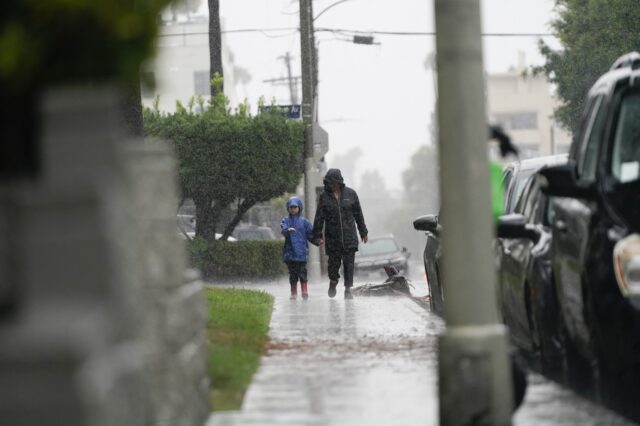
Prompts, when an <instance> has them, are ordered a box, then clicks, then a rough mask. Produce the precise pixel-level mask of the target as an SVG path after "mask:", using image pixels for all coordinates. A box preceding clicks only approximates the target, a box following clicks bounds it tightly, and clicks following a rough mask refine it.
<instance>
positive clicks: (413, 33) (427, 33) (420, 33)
mask: <svg viewBox="0 0 640 426" xmlns="http://www.w3.org/2000/svg"><path fill="white" fill-rule="evenodd" d="M316 31H321V32H330V33H340V34H377V35H397V36H435V35H436V32H435V31H376V30H374V31H362V30H349V29H341V28H316ZM481 35H482V36H483V37H554V34H551V33H482V34H481Z"/></svg>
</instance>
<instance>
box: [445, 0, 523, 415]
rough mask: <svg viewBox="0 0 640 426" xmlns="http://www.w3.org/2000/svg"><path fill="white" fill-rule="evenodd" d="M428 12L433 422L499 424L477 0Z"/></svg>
mask: <svg viewBox="0 0 640 426" xmlns="http://www.w3.org/2000/svg"><path fill="white" fill-rule="evenodd" d="M435 21H436V47H437V50H436V51H437V56H436V61H437V67H438V68H437V69H438V121H439V125H438V128H439V152H440V164H441V167H440V173H441V177H440V186H441V190H440V194H441V199H442V206H441V211H442V212H443V217H442V222H443V232H442V237H443V248H444V255H443V260H444V265H443V266H444V272H443V275H444V276H445V277H446V278H447V288H446V293H447V296H446V297H447V299H446V303H445V307H444V318H445V321H446V323H447V329H446V331H445V333H444V334H443V335H442V336H441V337H440V340H439V363H438V365H439V383H440V385H439V395H440V398H439V399H440V424H441V425H446V426H449V425H470V424H473V425H508V424H510V423H511V413H512V409H513V402H512V401H513V399H512V382H511V370H510V362H509V357H508V354H507V348H508V343H507V333H506V329H505V327H504V326H502V325H499V324H498V316H497V310H496V299H495V294H496V293H495V281H496V272H495V269H494V268H495V266H494V259H493V252H492V250H491V239H492V237H493V229H494V224H493V222H492V217H491V207H490V198H491V195H490V190H489V164H488V158H487V117H486V115H485V97H484V80H483V72H484V71H483V65H482V40H481V37H480V34H481V23H480V0H436V1H435Z"/></svg>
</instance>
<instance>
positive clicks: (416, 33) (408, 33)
mask: <svg viewBox="0 0 640 426" xmlns="http://www.w3.org/2000/svg"><path fill="white" fill-rule="evenodd" d="M282 31H288V33H287V34H279V35H271V34H268V33H270V32H282ZM298 31H299V29H298V28H291V27H290V28H243V29H237V30H224V31H221V33H222V34H240V33H260V34H262V35H264V36H265V37H269V38H279V37H290V36H292V35H294V34H297V33H298ZM315 31H316V32H329V33H336V34H342V35H353V34H377V35H392V36H421V37H424V36H435V35H436V32H435V31H362V30H349V29H342V28H316V29H315ZM192 35H193V36H195V35H207V36H208V35H209V32H208V31H200V32H188V33H172V34H159V35H158V37H184V36H192ZM481 36H482V37H555V34H552V33H482V34H481Z"/></svg>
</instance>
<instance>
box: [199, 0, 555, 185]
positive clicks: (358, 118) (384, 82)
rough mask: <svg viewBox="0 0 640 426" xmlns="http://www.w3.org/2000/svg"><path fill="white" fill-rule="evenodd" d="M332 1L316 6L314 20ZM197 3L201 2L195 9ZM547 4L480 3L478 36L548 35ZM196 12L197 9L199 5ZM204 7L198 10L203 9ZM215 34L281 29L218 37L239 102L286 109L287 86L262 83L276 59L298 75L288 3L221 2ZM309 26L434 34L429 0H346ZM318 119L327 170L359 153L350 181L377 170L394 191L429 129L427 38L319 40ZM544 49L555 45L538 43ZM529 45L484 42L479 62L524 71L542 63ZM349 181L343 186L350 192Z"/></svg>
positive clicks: (292, 4)
mask: <svg viewBox="0 0 640 426" xmlns="http://www.w3.org/2000/svg"><path fill="white" fill-rule="evenodd" d="M336 1H337V0H315V1H314V12H315V14H316V15H317V14H318V13H320V12H321V11H322V10H323V9H324V8H326V7H327V6H329V5H331V4H333V3H335V2H336ZM204 3H205V4H206V1H205V2H204ZM553 3H554V2H553V0H484V1H483V2H482V12H483V27H484V28H483V30H484V32H486V33H549V31H550V30H549V26H548V22H549V20H550V19H551V17H552V8H553ZM203 6H204V5H203ZM203 9H205V8H204V7H203ZM220 11H221V12H220V13H221V17H222V20H223V27H224V29H226V30H233V29H250V28H254V29H269V28H290V30H283V31H280V32H269V33H266V34H263V33H259V32H252V33H243V34H226V35H225V36H224V42H225V44H226V45H227V46H228V47H229V48H230V49H231V51H232V52H233V54H234V58H235V63H236V65H238V66H241V67H243V68H245V69H247V70H248V71H249V73H250V74H251V76H252V80H251V82H250V83H249V84H247V85H246V86H244V87H237V88H236V94H235V95H236V96H237V97H238V98H243V97H247V98H248V100H249V101H250V103H251V104H252V105H255V104H256V103H257V99H258V97H260V96H261V95H264V96H265V97H266V98H267V99H270V98H272V97H275V98H276V100H277V101H278V102H279V103H289V90H288V88H287V87H286V86H274V85H272V84H269V83H265V82H263V80H266V79H270V78H278V77H284V76H286V68H285V65H284V61H282V59H279V58H278V57H280V56H282V55H283V54H285V53H286V52H290V53H291V55H292V56H293V57H294V61H295V62H294V63H293V66H294V70H293V73H294V74H295V75H299V74H300V71H299V70H300V68H299V67H300V64H299V60H300V58H299V57H300V55H299V45H300V44H299V37H300V36H299V33H298V32H297V31H296V30H295V28H297V27H298V24H299V18H298V15H297V13H298V1H297V0H220ZM315 25H316V28H317V29H320V28H330V29H349V30H363V31H418V32H420V31H433V29H434V23H433V1H432V0H431V1H424V0H394V1H389V0H351V1H347V2H345V3H342V4H339V5H337V6H335V7H334V8H332V9H331V10H328V11H327V12H326V13H324V14H323V15H322V16H321V17H319V19H317V20H316V22H315ZM316 37H317V40H318V41H319V58H320V64H319V81H320V83H319V117H320V123H321V125H322V126H323V127H324V128H325V129H326V130H327V131H328V132H329V143H330V153H329V154H328V156H327V162H328V166H329V167H331V161H332V159H333V158H334V157H335V156H336V155H340V154H344V153H345V152H348V151H349V150H350V149H352V148H354V147H360V148H361V149H362V151H363V155H362V157H361V158H360V159H359V160H358V162H357V163H356V164H357V170H356V176H360V175H361V174H362V172H364V171H365V170H367V169H377V170H379V171H380V172H381V173H382V175H383V176H384V178H385V179H386V181H387V184H388V186H389V187H391V188H395V189H399V188H400V186H401V178H400V176H401V172H402V171H403V170H404V169H405V168H406V167H407V165H408V160H409V157H410V156H411V154H413V153H414V152H415V151H416V150H417V149H418V147H419V146H420V145H423V144H428V143H430V142H431V141H430V136H429V126H430V121H431V113H432V111H433V107H434V80H433V74H432V73H431V72H430V71H429V70H428V69H427V68H426V67H425V62H426V59H427V58H428V56H429V54H430V53H432V52H433V46H434V38H433V37H431V36H391V35H375V39H376V41H377V42H379V43H380V44H379V45H374V46H367V45H356V44H353V43H350V42H345V41H341V40H339V38H340V36H339V35H338V34H335V33H331V32H318V33H317V35H316ZM546 40H547V41H549V42H551V43H552V45H554V46H555V45H556V43H555V40H553V39H552V38H546ZM536 43H537V38H535V37H485V38H484V58H485V59H484V60H485V68H486V69H487V71H488V72H490V73H493V72H501V71H506V70H507V69H508V68H509V67H510V66H513V65H515V64H516V61H517V55H518V51H522V52H524V53H525V55H526V60H527V63H528V64H539V63H541V61H542V58H541V57H540V55H539V54H538V51H537V48H536ZM357 183H358V182H347V184H348V185H350V186H357Z"/></svg>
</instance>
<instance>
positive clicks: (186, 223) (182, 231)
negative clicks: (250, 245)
mask: <svg viewBox="0 0 640 426" xmlns="http://www.w3.org/2000/svg"><path fill="white" fill-rule="evenodd" d="M176 221H177V225H178V235H179V236H180V237H181V238H182V239H185V240H193V239H194V238H195V236H196V217H195V216H194V215H191V214H179V215H177V216H176ZM215 236H216V240H217V239H219V238H220V237H221V236H222V234H219V233H216V234H215ZM227 241H237V240H236V239H235V238H234V237H231V236H230V237H229V238H227Z"/></svg>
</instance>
